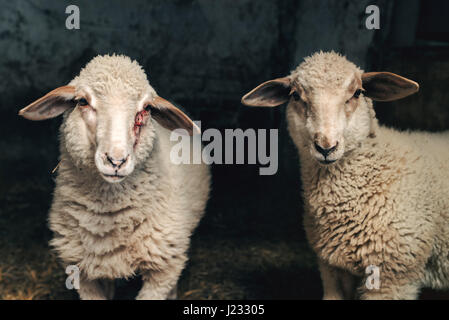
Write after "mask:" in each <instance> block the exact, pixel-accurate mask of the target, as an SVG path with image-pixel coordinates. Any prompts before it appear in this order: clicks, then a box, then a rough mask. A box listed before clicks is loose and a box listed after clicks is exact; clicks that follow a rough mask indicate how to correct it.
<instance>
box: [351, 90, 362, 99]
mask: <svg viewBox="0 0 449 320" xmlns="http://www.w3.org/2000/svg"><path fill="white" fill-rule="evenodd" d="M361 93H362V90H361V89H357V90H356V91H355V92H354V96H353V97H354V98H356V99H357V98H358V97H359V96H360V94H361Z"/></svg>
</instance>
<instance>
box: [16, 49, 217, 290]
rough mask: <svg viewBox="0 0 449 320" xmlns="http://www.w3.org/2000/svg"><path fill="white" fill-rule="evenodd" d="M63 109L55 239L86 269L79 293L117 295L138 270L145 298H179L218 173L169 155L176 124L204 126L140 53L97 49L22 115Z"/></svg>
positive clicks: (66, 257) (71, 261)
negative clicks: (117, 287)
mask: <svg viewBox="0 0 449 320" xmlns="http://www.w3.org/2000/svg"><path fill="white" fill-rule="evenodd" d="M61 113H64V116H63V121H62V125H61V127H60V165H59V169H58V174H57V178H56V187H55V191H54V197H53V203H52V205H51V209H50V213H49V225H50V229H51V230H52V231H53V232H54V238H53V239H52V240H51V245H52V246H53V247H54V248H55V250H56V251H57V253H58V254H59V256H60V258H61V259H62V261H63V262H64V263H65V264H66V265H77V266H78V267H79V270H80V288H79V290H78V293H79V295H80V298H81V299H106V298H112V297H113V292H114V290H113V289H114V288H113V280H114V279H116V278H129V277H132V276H133V275H135V274H136V273H138V274H140V275H142V279H143V286H142V289H141V290H140V292H139V294H138V296H137V299H166V298H170V297H174V294H175V293H176V283H177V280H178V278H179V276H180V273H181V271H182V269H183V268H184V265H185V263H186V261H187V254H186V251H187V249H188V247H189V242H190V236H191V234H192V232H193V230H194V229H195V228H196V226H197V225H198V223H199V221H200V218H201V217H202V215H203V212H204V209H205V205H206V202H207V199H208V195H209V187H210V172H209V168H208V166H206V165H204V164H200V165H175V164H173V163H172V162H171V161H170V150H171V146H172V144H173V143H175V142H170V133H171V131H170V130H172V129H175V128H183V129H185V130H187V131H188V132H189V133H190V134H192V133H193V132H194V130H197V129H198V128H197V127H196V126H194V124H193V122H192V121H191V120H190V119H189V118H188V117H187V116H186V115H185V114H184V113H182V112H181V111H180V110H179V109H178V108H176V107H174V106H173V105H172V104H171V103H169V102H168V101H166V100H164V99H163V98H161V97H159V96H158V95H157V94H156V91H155V90H154V89H153V88H152V87H151V85H150V84H149V82H148V80H147V76H146V74H145V72H144V71H143V69H142V68H141V67H140V66H139V64H138V63H137V62H136V61H131V59H130V58H128V57H125V56H118V55H112V56H109V55H106V56H97V57H96V58H94V59H93V60H92V61H91V62H89V63H88V64H87V65H86V67H85V68H84V69H82V70H81V72H80V74H79V76H77V77H75V78H74V79H73V80H72V81H71V82H70V83H69V84H68V85H67V86H63V87H60V88H57V89H55V90H53V91H51V92H50V93H48V94H47V95H45V96H44V97H42V98H40V99H38V100H37V101H35V102H33V103H31V104H30V105H29V106H27V107H26V108H24V109H22V110H21V111H20V113H19V114H20V115H22V116H24V117H25V118H27V119H30V120H43V119H48V118H53V117H56V116H58V115H59V114H61Z"/></svg>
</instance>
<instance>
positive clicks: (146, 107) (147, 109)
mask: <svg viewBox="0 0 449 320" xmlns="http://www.w3.org/2000/svg"><path fill="white" fill-rule="evenodd" d="M144 109H145V111H148V112H149V111H150V110H151V105H150V104H147V105H146V106H145V108H144Z"/></svg>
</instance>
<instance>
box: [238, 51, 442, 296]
mask: <svg viewBox="0 0 449 320" xmlns="http://www.w3.org/2000/svg"><path fill="white" fill-rule="evenodd" d="M418 88H419V87H418V84H417V83H415V82H413V81H411V80H408V79H406V78H403V77H400V76H398V75H395V74H392V73H388V72H371V73H364V72H363V71H362V70H361V69H359V68H358V67H356V66H355V65H354V64H353V63H351V62H349V61H348V60H347V59H346V58H345V57H343V56H341V55H339V54H336V53H334V52H330V53H323V52H320V53H315V54H314V55H312V56H310V57H308V58H305V61H304V62H303V63H301V64H300V65H299V67H298V68H297V69H296V70H294V71H293V72H292V73H291V74H290V75H289V76H287V77H285V78H279V79H274V80H271V81H268V82H265V83H263V84H261V85H259V86H258V87H257V88H255V89H254V90H252V91H251V92H249V93H248V94H246V95H245V96H244V97H243V98H242V102H243V103H244V104H246V105H250V106H269V107H273V106H278V105H281V104H283V103H284V102H288V105H287V111H286V112H287V122H288V129H289V133H290V135H291V137H292V139H293V141H294V143H295V145H296V146H297V149H298V152H299V156H300V159H301V178H302V185H303V197H304V200H305V201H304V202H305V214H304V225H305V230H306V235H307V238H308V241H309V243H310V244H311V246H312V248H313V249H314V251H315V252H316V254H317V256H318V264H319V269H320V272H321V278H322V281H323V289H324V299H343V298H346V299H350V298H361V299H416V298H417V297H418V294H419V291H420V288H422V287H432V288H436V289H442V288H448V287H449V161H448V160H449V132H444V133H425V132H398V131H396V130H393V129H389V128H386V127H383V126H380V125H378V122H377V119H376V117H375V113H374V109H373V105H372V100H377V101H392V100H396V99H400V98H403V97H405V96H408V95H410V94H412V93H414V92H416V91H418ZM370 266H377V267H378V268H379V269H377V270H378V271H379V284H380V287H379V288H378V289H377V288H375V287H374V288H373V287H371V290H370V289H369V288H370V286H368V285H366V283H367V281H369V280H371V279H370V277H368V276H371V275H367V274H366V273H365V272H367V271H369V269H368V270H367V268H368V267H370ZM371 284H375V283H371ZM357 288H358V290H356V289H357Z"/></svg>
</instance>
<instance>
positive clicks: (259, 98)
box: [242, 77, 291, 107]
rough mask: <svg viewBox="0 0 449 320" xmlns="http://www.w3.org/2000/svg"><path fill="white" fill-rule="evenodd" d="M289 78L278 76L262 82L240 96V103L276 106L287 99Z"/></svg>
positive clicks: (256, 105) (254, 105)
mask: <svg viewBox="0 0 449 320" xmlns="http://www.w3.org/2000/svg"><path fill="white" fill-rule="evenodd" d="M290 87H291V82H290V79H289V78H287V77H285V78H278V79H274V80H270V81H267V82H264V83H262V84H261V85H259V86H257V87H256V88H254V89H253V90H251V91H250V92H248V93H247V94H245V95H244V96H243V98H242V103H243V104H244V105H247V106H253V107H276V106H279V105H281V104H283V103H285V102H287V101H288V99H289V95H290V91H291V89H290Z"/></svg>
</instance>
